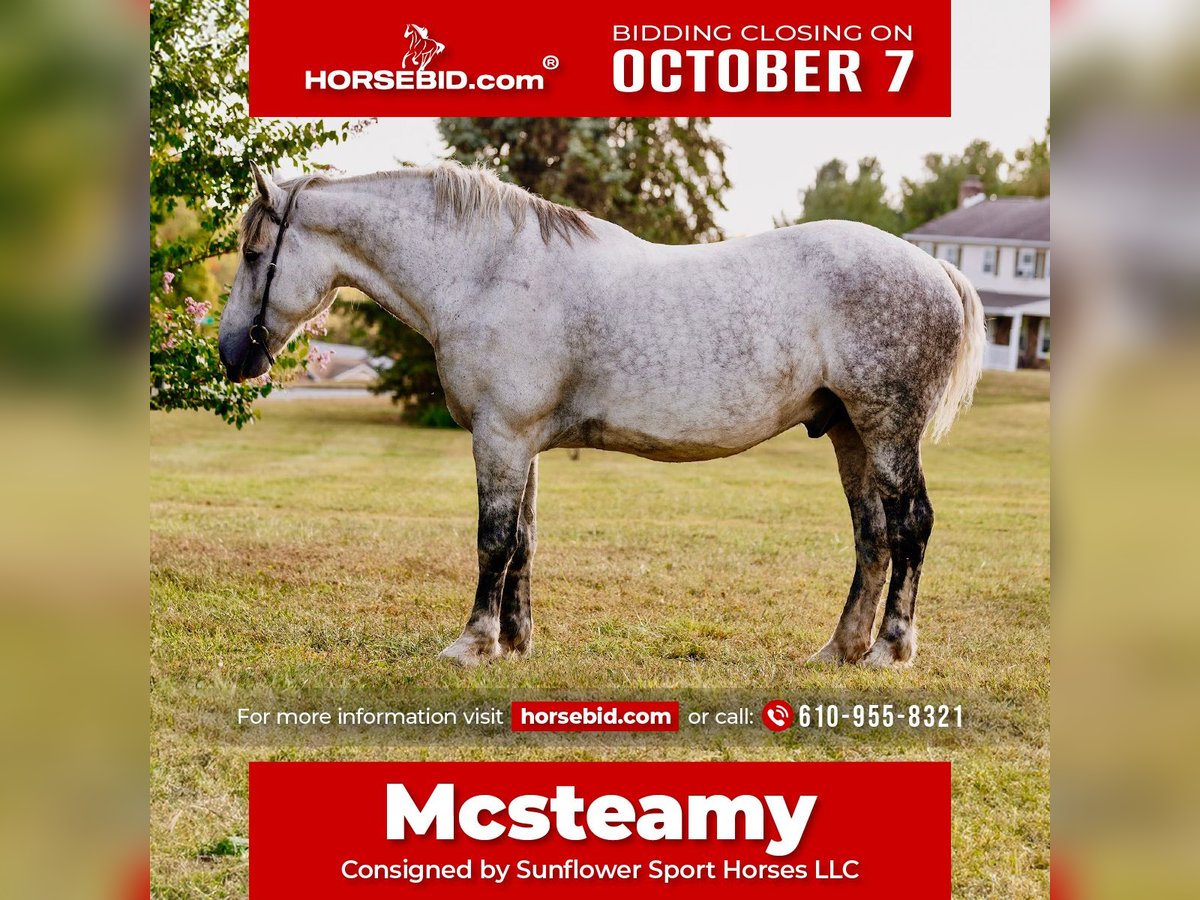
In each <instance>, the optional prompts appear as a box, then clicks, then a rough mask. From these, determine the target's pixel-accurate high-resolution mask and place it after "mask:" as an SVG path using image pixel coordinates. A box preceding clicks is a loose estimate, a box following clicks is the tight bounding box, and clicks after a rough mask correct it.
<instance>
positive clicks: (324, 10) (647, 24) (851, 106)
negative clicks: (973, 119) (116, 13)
mask: <svg viewBox="0 0 1200 900" xmlns="http://www.w3.org/2000/svg"><path fill="white" fill-rule="evenodd" d="M752 8H753V11H752V12H751V11H749V9H750V8H746V11H742V10H739V9H737V8H735V7H733V8H731V6H730V4H727V3H716V2H712V0H695V2H688V3H679V2H669V3H655V4H650V5H646V6H644V7H643V9H644V11H643V12H637V13H620V12H614V11H613V7H612V6H610V5H605V4H598V5H597V4H573V5H572V4H567V5H560V6H557V7H555V8H553V9H551V8H549V7H540V6H531V7H528V9H527V12H526V13H525V14H522V15H514V13H513V10H514V7H511V6H504V5H500V4H492V5H478V4H476V5H474V6H472V7H471V8H470V10H469V11H467V10H465V9H464V8H462V7H459V6H455V5H453V4H441V5H436V4H420V5H415V4H414V5H405V4H397V3H395V2H394V0H349V2H345V3H342V4H339V5H338V6H337V8H336V11H331V7H330V6H329V4H328V3H324V2H323V3H314V2H311V0H252V2H251V4H250V112H251V114H252V115H256V116H416V115H437V116H447V115H449V116H467V115H470V116H479V115H522V116H542V115H573V116H608V115H653V116H660V115H681V116H684V115H688V116H690V115H706V116H707V115H725V116H948V115H949V114H950V3H949V0H934V2H929V3H911V4H896V3H889V2H883V0H848V2H841V3H826V4H820V5H818V4H802V5H800V6H797V5H796V4H776V5H774V6H771V5H767V4H754V5H753V7H752Z"/></svg>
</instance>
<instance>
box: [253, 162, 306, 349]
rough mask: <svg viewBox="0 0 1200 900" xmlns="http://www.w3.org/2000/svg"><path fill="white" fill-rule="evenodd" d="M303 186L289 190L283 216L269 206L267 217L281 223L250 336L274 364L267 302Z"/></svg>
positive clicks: (299, 185)
mask: <svg viewBox="0 0 1200 900" xmlns="http://www.w3.org/2000/svg"><path fill="white" fill-rule="evenodd" d="M303 186H304V185H303V182H301V183H300V184H298V185H296V186H295V187H294V188H292V190H290V191H289V192H288V196H287V202H286V203H285V204H284V206H283V215H282V216H280V215H277V214H276V213H275V211H274V210H273V209H271V208H270V207H267V217H268V218H269V219H270V220H271V221H272V222H275V223H277V224H278V225H279V233H278V234H276V235H275V248H274V249H273V250H272V251H271V261H270V262H269V263H268V264H267V283H266V284H264V285H263V293H262V303H261V304H259V307H258V315H256V316H255V317H254V319H253V320H252V321H251V322H250V329H249V336H250V343H251V344H254V345H255V346H257V347H261V348H262V352H263V353H264V354H265V355H266V357H267V362H269V363H270V364H271V365H272V366H274V365H275V357H274V356H272V355H271V347H270V341H271V332H270V331H268V330H267V304H268V303H270V302H271V282H272V281H274V280H275V272H276V270H277V269H278V266H277V265H276V263H278V262H279V250H280V248H281V247H283V233H284V232H285V231H287V227H288V220H289V217H290V216H291V214H292V205H293V204H294V203H295V202H296V195H297V194H299V193H300V188H301V187H303ZM249 355H250V354H249V353H247V354H246V356H247V357H248V356H249ZM242 365H243V366H245V365H246V358H245V357H243V358H242Z"/></svg>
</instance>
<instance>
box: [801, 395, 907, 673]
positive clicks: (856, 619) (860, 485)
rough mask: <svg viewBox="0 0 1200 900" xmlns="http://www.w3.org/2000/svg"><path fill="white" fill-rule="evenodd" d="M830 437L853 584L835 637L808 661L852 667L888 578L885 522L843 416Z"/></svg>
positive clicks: (861, 451)
mask: <svg viewBox="0 0 1200 900" xmlns="http://www.w3.org/2000/svg"><path fill="white" fill-rule="evenodd" d="M828 433H829V438H830V440H832V441H833V447H834V450H835V451H836V452H837V460H838V472H839V473H840V474H841V477H842V488H843V489H844V490H845V492H846V501H847V503H849V504H850V517H851V519H852V520H853V522H854V550H855V566H854V581H853V582H851V584H850V593H849V595H848V596H847V597H846V605H845V607H844V608H843V609H842V617H841V619H839V620H838V624H837V628H836V629H835V630H834V632H833V637H831V638H830V639H829V642H828V643H827V644H826V645H825V646H824V647H822V648H821V649H820V650H819V651H818V652H817V653H816V654H814V655H813V657H812V658H811V659H810V662H818V663H853V662H857V661H858V660H859V659H861V658H862V656H863V655H864V654H865V653H866V652H867V650H868V649H869V648H870V646H871V629H872V627H873V626H874V624H875V610H876V609H877V608H878V606H879V595H880V593H881V592H882V590H883V585H884V581H885V580H886V579H887V567H888V555H889V547H888V539H887V520H886V518H885V516H884V511H883V502H882V500H881V498H880V496H879V492H878V491H877V490H876V488H875V481H874V478H873V477H872V474H871V466H870V460H869V459H868V456H867V449H866V447H865V446H864V445H863V441H862V437H861V436H860V435H859V433H858V430H857V429H856V428H855V427H854V424H853V423H852V422H851V421H850V420H849V419H848V418H847V417H846V416H844V415H843V416H842V417H841V418H840V419H839V420H838V421H837V422H836V424H834V425H833V426H832V427H831V428H830V429H829V432H828Z"/></svg>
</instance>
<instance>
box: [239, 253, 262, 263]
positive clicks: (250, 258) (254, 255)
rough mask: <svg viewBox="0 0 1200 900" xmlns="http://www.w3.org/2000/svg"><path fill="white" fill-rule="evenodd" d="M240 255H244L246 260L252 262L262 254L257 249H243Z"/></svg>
mask: <svg viewBox="0 0 1200 900" xmlns="http://www.w3.org/2000/svg"><path fill="white" fill-rule="evenodd" d="M242 256H244V257H245V258H246V262H248V263H252V262H257V260H258V258H259V257H260V256H262V254H261V253H259V252H258V251H257V250H243V251H242Z"/></svg>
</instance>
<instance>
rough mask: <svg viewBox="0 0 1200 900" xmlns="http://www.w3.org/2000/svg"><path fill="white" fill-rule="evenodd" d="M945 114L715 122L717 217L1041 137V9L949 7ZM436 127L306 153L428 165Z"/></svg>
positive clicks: (758, 216)
mask: <svg viewBox="0 0 1200 900" xmlns="http://www.w3.org/2000/svg"><path fill="white" fill-rule="evenodd" d="M951 6H952V23H953V25H952V28H953V39H952V46H953V57H952V59H953V61H952V80H953V95H952V106H951V109H952V112H953V114H952V115H951V116H950V117H949V118H920V119H780V118H774V119H755V118H715V119H714V120H713V132H714V133H715V135H716V136H717V137H718V138H720V139H721V140H722V141H723V142H724V143H725V145H726V172H727V173H728V175H729V178H730V180H731V181H732V183H733V186H732V188H731V189H730V190H729V191H728V192H727V193H726V195H725V204H726V207H727V209H726V211H725V212H723V213H722V214H721V215H720V216H719V217H718V222H719V224H720V225H721V226H722V227H723V228H724V229H725V232H726V234H728V235H730V236H733V235H739V234H754V233H756V232H759V231H766V230H768V229H770V228H771V227H773V219H774V217H775V216H776V215H779V214H780V213H785V214H788V215H790V216H795V215H797V214H798V213H799V212H800V206H801V204H800V200H799V198H798V196H797V193H798V191H799V190H800V189H801V188H803V187H804V186H806V185H808V184H811V183H812V180H813V176H814V174H815V173H816V170H817V168H818V167H819V166H820V165H821V164H822V163H824V162H826V161H827V160H829V159H831V158H833V157H839V158H841V159H843V160H846V161H847V162H849V163H851V164H853V163H854V162H856V161H857V160H858V159H859V158H861V157H863V156H876V157H878V158H879V160H880V161H881V162H882V164H883V170H884V176H885V179H886V181H887V184H888V188H889V190H890V191H891V192H892V194H893V198H894V197H895V196H896V195H897V194H898V190H899V185H900V179H901V177H903V176H910V177H913V176H916V175H918V174H920V172H921V169H922V159H923V158H924V156H925V154H926V153H931V152H941V153H957V152H960V151H961V150H962V149H963V148H964V147H965V146H966V145H967V144H968V143H970V142H971V141H972V140H975V139H976V138H983V139H984V140H987V141H990V142H991V143H992V144H993V145H994V146H996V147H999V148H1000V149H1001V150H1003V151H1004V152H1005V153H1007V154H1009V155H1010V156H1011V155H1012V152H1013V151H1014V150H1016V149H1018V148H1019V147H1023V146H1025V145H1026V144H1028V143H1029V142H1030V140H1032V139H1034V138H1040V137H1041V136H1042V135H1043V133H1044V131H1045V126H1046V120H1047V117H1048V116H1049V114H1050V28H1049V2H1048V0H953V2H952V4H951ZM436 122H437V120H436V119H432V118H422V119H381V120H379V121H378V122H377V123H376V124H374V125H372V126H370V127H369V128H367V129H366V130H364V131H363V132H362V133H360V134H358V135H356V136H354V137H352V138H351V139H350V140H348V141H346V142H344V143H341V144H337V145H334V146H330V147H326V148H323V149H322V150H320V151H318V152H317V153H314V154H313V159H314V160H315V161H316V162H321V163H329V164H332V165H334V166H336V167H337V168H339V169H341V170H343V171H345V172H346V173H347V174H360V173H364V172H374V171H378V170H380V169H391V168H395V167H396V164H397V161H400V160H403V161H408V162H415V163H427V162H430V161H432V160H434V159H436V158H438V157H441V156H443V155H444V154H445V145H444V144H442V142H441V140H440V139H439V138H438V135H437V130H436V127H435V126H436Z"/></svg>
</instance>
